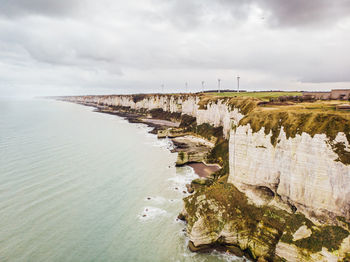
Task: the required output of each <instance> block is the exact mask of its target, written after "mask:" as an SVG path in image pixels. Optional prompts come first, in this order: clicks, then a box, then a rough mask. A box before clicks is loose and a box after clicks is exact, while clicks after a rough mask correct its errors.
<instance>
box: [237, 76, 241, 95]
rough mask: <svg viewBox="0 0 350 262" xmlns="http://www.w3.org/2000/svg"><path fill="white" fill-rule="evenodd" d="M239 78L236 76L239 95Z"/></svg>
mask: <svg viewBox="0 0 350 262" xmlns="http://www.w3.org/2000/svg"><path fill="white" fill-rule="evenodd" d="M240 78H241V77H240V76H237V93H239V79H240Z"/></svg>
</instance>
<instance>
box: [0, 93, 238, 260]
mask: <svg viewBox="0 0 350 262" xmlns="http://www.w3.org/2000/svg"><path fill="white" fill-rule="evenodd" d="M92 110H93V109H92V108H89V107H84V106H80V105H76V104H71V103H65V102H58V101H51V100H44V99H37V100H5V99H0V261H122V262H123V261H236V259H237V258H235V257H233V256H227V255H222V254H209V255H208V254H207V255H205V254H194V253H191V252H189V251H188V250H187V248H186V237H185V235H184V233H183V231H182V230H183V228H184V224H183V223H182V222H180V221H176V216H177V215H178V213H179V211H180V210H181V208H182V200H181V199H182V197H183V196H184V194H183V193H182V191H183V190H184V189H185V187H184V186H185V184H186V182H188V181H191V180H192V179H193V178H195V175H194V174H193V171H192V170H191V169H190V168H188V167H184V168H175V167H174V162H175V160H176V154H172V153H170V151H169V147H171V143H170V142H169V141H167V140H157V138H156V136H155V135H151V134H148V133H147V131H148V128H147V127H146V126H144V125H141V124H130V123H128V122H127V121H125V120H123V119H122V118H119V117H116V116H112V115H107V114H100V113H95V112H92ZM176 188H178V190H176ZM148 198H151V199H150V200H148ZM144 215H145V216H144Z"/></svg>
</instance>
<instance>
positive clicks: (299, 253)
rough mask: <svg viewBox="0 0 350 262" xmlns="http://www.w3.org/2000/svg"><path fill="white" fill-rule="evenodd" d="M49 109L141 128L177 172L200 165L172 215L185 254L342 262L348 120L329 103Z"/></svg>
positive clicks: (106, 102) (247, 101) (349, 237)
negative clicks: (166, 150) (111, 117)
mask: <svg viewBox="0 0 350 262" xmlns="http://www.w3.org/2000/svg"><path fill="white" fill-rule="evenodd" d="M58 99H60V100H64V101H70V102H74V103H80V104H84V105H88V106H94V107H96V110H97V111H99V112H103V113H110V114H116V115H119V116H123V117H126V118H127V119H128V120H129V121H130V122H137V123H146V124H148V125H150V126H152V127H154V129H153V130H152V131H151V132H153V133H155V134H157V135H158V137H159V138H164V137H168V138H171V139H172V140H173V142H174V145H175V149H174V151H176V152H178V159H177V162H176V164H177V165H185V164H193V163H197V165H205V166H204V167H203V166H202V168H199V169H198V170H200V169H203V170H207V171H206V174H205V175H203V176H204V177H203V178H201V179H197V180H194V181H193V182H192V183H191V185H188V189H189V191H190V192H192V194H191V195H189V196H188V197H186V198H185V199H184V208H183V210H182V212H181V214H180V215H179V218H181V219H183V220H185V221H186V222H187V235H188V238H189V248H190V249H191V250H192V251H198V252H200V251H202V252H205V251H209V250H212V249H218V250H223V251H229V252H232V253H234V254H236V255H239V256H243V255H244V256H246V257H248V258H250V259H251V260H258V261H350V233H349V232H350V145H349V142H350V113H349V112H338V111H336V102H314V103H305V102H304V103H294V102H293V103H288V104H276V103H268V102H266V101H263V100H261V99H258V98H254V97H249V96H246V97H244V96H236V97H235V96H234V95H233V96H232V95H230V96H227V97H225V96H215V95H203V94H197V95H189V94H177V95H160V94H155V95H111V96H79V97H78V96H75V97H60V98H58ZM207 164H215V165H211V167H213V169H210V168H209V169H206V168H205V167H206V165H207ZM209 166H210V165H208V167H209ZM214 167H216V168H214ZM203 174H204V173H203Z"/></svg>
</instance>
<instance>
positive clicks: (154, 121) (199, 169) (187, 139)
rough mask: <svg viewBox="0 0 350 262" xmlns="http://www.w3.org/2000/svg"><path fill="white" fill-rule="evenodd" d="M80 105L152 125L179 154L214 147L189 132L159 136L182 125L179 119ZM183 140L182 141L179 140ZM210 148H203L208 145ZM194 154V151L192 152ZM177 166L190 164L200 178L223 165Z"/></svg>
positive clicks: (198, 163) (196, 163)
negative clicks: (170, 142)
mask: <svg viewBox="0 0 350 262" xmlns="http://www.w3.org/2000/svg"><path fill="white" fill-rule="evenodd" d="M79 104H80V105H84V106H90V107H93V108H95V110H93V112H97V113H105V114H110V115H116V116H119V117H122V118H124V119H126V120H127V121H128V122H129V123H140V124H145V125H146V126H148V127H151V128H152V130H150V131H149V133H151V134H155V135H157V134H158V139H162V138H166V137H167V138H169V139H170V140H171V141H172V143H173V145H174V149H173V150H170V151H171V152H172V153H175V152H177V153H178V154H179V153H180V152H185V151H186V149H188V148H195V153H200V152H202V153H203V151H204V153H203V154H206V153H208V151H209V150H208V149H210V147H212V146H213V145H212V143H211V142H210V141H207V140H205V139H204V138H198V137H195V136H192V135H189V134H180V135H178V136H171V135H169V136H165V137H163V136H159V133H158V131H163V130H166V131H167V129H168V128H178V127H179V126H180V122H178V121H176V122H175V121H170V120H164V119H158V118H152V117H149V116H148V115H146V114H142V113H131V112H123V111H117V110H111V109H110V108H109V107H105V106H99V105H95V104H91V103H89V104H84V103H79ZM179 140H181V142H179ZM208 145H209V147H208V148H203V147H206V146H208ZM190 153H192V154H193V151H192V152H190ZM175 165H176V166H189V167H191V168H192V169H193V170H194V172H195V174H196V175H198V176H199V177H200V178H208V177H209V176H210V175H211V174H213V173H215V172H217V171H219V170H220V169H221V168H222V167H221V166H220V165H218V164H207V163H205V162H204V161H198V162H197V161H188V162H186V163H183V164H181V163H180V164H179V163H178V162H177V163H176V164H175Z"/></svg>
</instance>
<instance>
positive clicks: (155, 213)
mask: <svg viewBox="0 0 350 262" xmlns="http://www.w3.org/2000/svg"><path fill="white" fill-rule="evenodd" d="M167 215H168V212H167V211H165V210H164V209H161V208H158V207H152V206H146V207H145V208H144V210H143V212H142V213H141V214H139V215H138V218H139V219H140V220H141V221H147V220H152V219H154V218H156V217H159V216H167Z"/></svg>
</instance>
